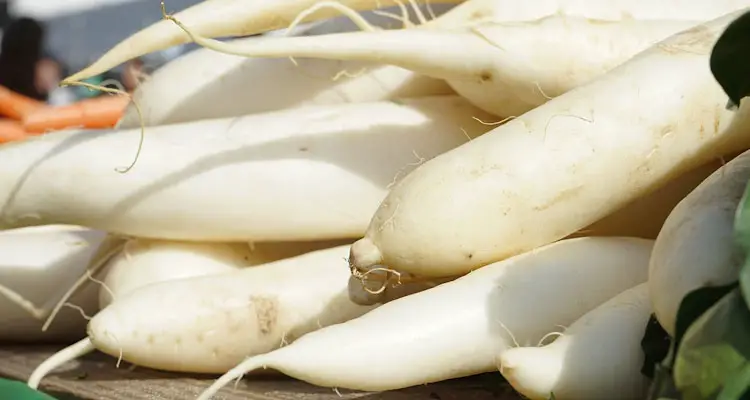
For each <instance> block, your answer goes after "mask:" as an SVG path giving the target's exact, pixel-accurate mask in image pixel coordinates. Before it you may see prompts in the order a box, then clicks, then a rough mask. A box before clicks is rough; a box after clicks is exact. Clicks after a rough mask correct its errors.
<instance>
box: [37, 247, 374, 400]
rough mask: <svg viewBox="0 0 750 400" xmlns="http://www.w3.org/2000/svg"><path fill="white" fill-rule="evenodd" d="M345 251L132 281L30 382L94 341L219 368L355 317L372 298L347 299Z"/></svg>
mask: <svg viewBox="0 0 750 400" xmlns="http://www.w3.org/2000/svg"><path fill="white" fill-rule="evenodd" d="M347 251H348V246H338V247H334V248H330V249H325V250H319V251H314V252H311V253H307V254H303V255H300V256H297V257H293V258H288V259H285V260H280V261H276V262H273V263H269V264H264V265H260V266H256V267H253V268H246V269H242V270H240V271H236V272H230V273H224V274H219V275H211V276H202V277H194V278H185V279H179V280H172V281H165V282H161V283H155V284H152V285H148V286H144V287H141V288H138V289H136V290H134V291H132V292H130V293H129V294H126V295H124V296H122V297H120V298H119V299H117V301H115V302H113V303H112V304H111V305H110V306H108V307H107V308H104V309H103V310H101V311H100V312H99V313H98V314H97V315H95V316H94V318H93V319H92V320H91V322H90V323H89V327H88V335H89V338H87V339H84V340H83V341H82V342H79V343H77V344H75V345H73V346H71V348H70V349H72V350H70V349H64V350H62V351H60V352H59V353H57V354H56V355H55V356H53V357H52V358H50V359H48V360H47V361H45V362H44V363H43V364H42V365H40V366H39V367H38V368H37V369H36V370H35V371H34V373H33V374H32V376H31V378H30V379H29V384H30V385H31V386H32V387H36V386H37V385H38V383H39V381H40V380H41V379H42V378H43V377H44V376H45V375H46V374H47V373H48V372H49V371H52V370H53V369H54V368H56V367H57V366H58V365H61V363H62V362H64V361H67V360H69V359H72V358H74V357H77V356H78V355H80V353H82V352H86V351H90V350H93V349H94V348H96V349H98V350H100V351H102V352H104V353H107V354H110V355H112V356H114V357H118V358H121V359H123V360H125V361H129V362H132V363H134V364H136V365H140V366H144V367H150V368H156V369H161V370H168V371H178V372H195V373H223V372H226V371H228V370H229V369H230V368H231V367H232V366H234V365H236V364H237V363H239V362H241V361H242V360H243V359H245V357H248V356H253V355H257V354H263V353H266V352H269V351H272V350H274V349H277V348H279V347H280V346H283V345H285V344H287V343H291V342H293V341H294V340H296V339H297V338H299V337H301V336H303V335H305V334H306V333H308V332H311V331H314V330H317V329H320V328H322V327H325V326H328V325H331V324H337V323H341V322H344V321H348V320H350V319H352V318H356V317H358V316H360V315H362V314H364V313H366V312H368V311H369V310H371V309H373V308H375V306H360V305H357V304H354V303H352V302H351V301H350V300H349V298H348V296H347V282H348V280H349V270H348V269H347V264H346V260H345V257H346V254H347Z"/></svg>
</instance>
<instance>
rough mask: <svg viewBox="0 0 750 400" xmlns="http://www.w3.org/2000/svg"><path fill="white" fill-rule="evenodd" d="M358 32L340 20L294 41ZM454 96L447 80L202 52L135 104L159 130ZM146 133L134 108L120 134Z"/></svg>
mask: <svg viewBox="0 0 750 400" xmlns="http://www.w3.org/2000/svg"><path fill="white" fill-rule="evenodd" d="M447 8H448V7H446V5H445V4H438V5H435V7H434V12H436V13H441V12H444V11H445V10H446V9H447ZM363 17H364V18H365V19H366V20H368V22H371V23H376V24H378V25H382V24H384V23H385V21H379V20H377V19H378V17H377V15H374V14H372V13H364V15H363ZM381 18H383V19H384V17H381ZM391 22H393V21H391ZM353 29H357V27H356V25H354V24H353V23H352V22H351V21H349V19H347V18H345V17H341V18H334V19H332V20H328V21H325V22H322V23H318V24H311V25H310V26H307V27H304V28H302V29H298V30H295V34H297V35H317V34H323V33H336V32H345V31H348V30H353ZM285 32H286V31H285V30H284V31H281V34H283V33H285ZM274 34H276V32H274ZM281 34H278V35H279V36H281ZM257 40H259V38H258V37H250V38H242V39H237V40H236V41H235V43H245V42H253V41H257ZM280 83H283V84H280ZM451 93H453V90H452V89H451V88H450V87H449V86H448V84H447V83H446V82H445V81H443V80H440V79H434V78H430V77H427V76H424V75H419V74H416V73H414V72H412V71H409V70H407V69H403V68H399V67H396V66H392V65H378V64H373V63H364V62H357V61H337V60H322V59H307V58H298V59H294V62H292V61H291V60H289V59H287V58H281V59H264V58H256V59H248V58H246V57H240V56H233V55H227V54H222V53H218V52H216V51H213V50H210V49H197V50H194V51H192V52H190V53H188V54H185V55H183V56H181V57H179V58H177V59H175V60H173V61H171V62H169V63H168V64H166V65H164V66H163V67H161V68H159V69H158V70H157V71H156V72H155V73H154V74H153V75H152V76H151V77H150V78H149V79H148V80H146V81H145V82H144V83H143V84H142V85H141V86H140V87H139V88H138V89H137V90H136V92H135V96H134V98H135V101H136V102H137V104H138V106H139V107H140V109H141V111H142V115H143V122H144V124H145V125H146V126H153V125H162V124H171V123H178V122H188V121H195V120H199V119H206V118H224V117H235V116H241V115H246V114H251V113H259V112H264V111H273V110H279V109H283V108H290V107H297V106H305V105H320V104H336V103H357V102H365V101H380V100H387V99H390V98H406V97H420V96H432V95H443V94H451ZM140 126H141V119H140V118H139V115H138V112H137V109H136V107H135V106H134V105H133V104H130V106H129V107H128V108H127V110H126V112H125V115H124V116H123V117H122V118H121V119H120V121H119V123H118V127H120V128H126V129H130V128H138V127H140Z"/></svg>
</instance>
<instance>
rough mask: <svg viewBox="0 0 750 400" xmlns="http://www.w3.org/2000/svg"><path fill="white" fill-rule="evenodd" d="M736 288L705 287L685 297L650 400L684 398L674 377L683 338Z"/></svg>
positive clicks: (658, 370)
mask: <svg viewBox="0 0 750 400" xmlns="http://www.w3.org/2000/svg"><path fill="white" fill-rule="evenodd" d="M736 287H737V284H736V283H733V284H729V285H725V286H718V287H703V288H698V289H695V290H693V291H691V292H689V293H688V294H687V295H685V297H684V298H683V299H682V301H681V302H680V307H679V309H678V311H677V319H676V321H675V337H674V338H673V340H672V341H671V346H670V348H669V352H668V353H667V355H666V357H664V360H663V361H662V363H661V365H658V366H657V367H656V369H655V373H654V379H653V380H652V383H651V387H650V388H649V394H648V397H647V399H648V400H680V399H681V398H682V397H681V396H680V393H679V391H678V390H677V387H676V385H675V382H674V376H673V367H674V360H675V353H676V351H677V348H678V347H679V345H680V342H681V341H682V337H683V336H684V334H685V331H687V330H688V328H689V327H690V325H691V324H693V322H694V321H695V320H696V319H698V317H700V316H701V315H703V313H705V312H706V311H707V310H709V309H710V308H711V307H712V306H713V305H714V304H716V302H718V301H719V300H720V299H721V298H722V297H724V296H725V295H726V294H727V293H729V292H730V291H732V289H734V288H736ZM644 336H645V335H644ZM644 340H645V338H644Z"/></svg>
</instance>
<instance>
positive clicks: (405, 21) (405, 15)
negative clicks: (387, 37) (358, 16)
mask: <svg viewBox="0 0 750 400" xmlns="http://www.w3.org/2000/svg"><path fill="white" fill-rule="evenodd" d="M393 1H394V2H395V3H396V4H397V5H398V8H399V9H400V10H401V16H399V15H397V14H393V13H390V12H388V11H383V10H373V11H372V13H373V14H375V15H380V16H382V17H387V18H393V19H395V20H396V21H399V22H401V24H402V28H403V29H408V28H413V27H414V24H413V23H412V22H411V19H410V18H409V10H408V9H407V8H406V4H404V3H403V2H402V1H401V0H393ZM378 6H379V4H378Z"/></svg>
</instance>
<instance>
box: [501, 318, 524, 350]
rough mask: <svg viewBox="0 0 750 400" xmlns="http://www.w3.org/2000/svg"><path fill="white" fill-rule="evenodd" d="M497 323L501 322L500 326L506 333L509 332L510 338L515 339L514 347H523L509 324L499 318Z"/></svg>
mask: <svg viewBox="0 0 750 400" xmlns="http://www.w3.org/2000/svg"><path fill="white" fill-rule="evenodd" d="M497 323H498V324H500V327H501V328H503V330H504V331H505V332H506V333H508V336H510V340H512V341H513V347H521V345H520V344H519V343H518V340H516V336H515V335H513V332H511V331H510V329H508V327H507V326H505V324H504V323H503V321H500V320H497Z"/></svg>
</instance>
